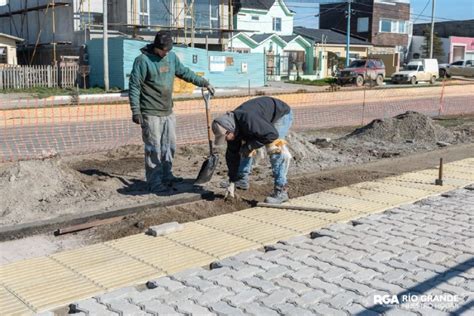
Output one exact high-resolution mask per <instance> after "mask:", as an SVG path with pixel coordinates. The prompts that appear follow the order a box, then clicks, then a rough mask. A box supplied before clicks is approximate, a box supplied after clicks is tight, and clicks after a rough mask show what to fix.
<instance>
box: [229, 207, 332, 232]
mask: <svg viewBox="0 0 474 316" xmlns="http://www.w3.org/2000/svg"><path fill="white" fill-rule="evenodd" d="M233 214H235V215H237V216H242V217H245V218H248V219H253V220H257V221H260V222H262V223H269V224H271V225H275V226H278V227H282V228H285V229H290V230H293V231H295V232H298V233H300V234H306V233H309V232H310V231H311V230H314V229H317V228H319V227H323V226H325V225H327V224H328V223H329V221H327V220H324V219H322V218H318V217H313V216H309V215H307V214H303V213H296V212H293V211H290V210H284V209H274V208H267V207H255V208H251V209H247V210H243V211H239V212H235V213H233ZM295 235H298V234H297V233H295V234H293V236H295Z"/></svg>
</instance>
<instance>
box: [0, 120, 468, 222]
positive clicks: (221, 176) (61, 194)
mask: <svg viewBox="0 0 474 316" xmlns="http://www.w3.org/2000/svg"><path fill="white" fill-rule="evenodd" d="M473 121H474V118H472V117H471V118H468V119H454V120H446V121H444V122H443V124H444V125H445V126H447V127H446V128H445V127H442V126H441V125H439V124H438V122H436V121H433V120H432V119H430V118H428V117H426V116H424V115H421V114H419V113H414V112H407V113H405V114H402V115H399V116H396V117H394V118H390V119H386V120H384V121H374V122H372V123H370V124H368V125H367V126H364V127H362V128H360V129H356V130H353V129H347V128H346V129H344V130H342V129H339V130H337V131H336V130H335V131H334V132H332V133H329V132H328V131H306V132H300V133H296V132H292V133H290V135H289V136H288V143H289V148H290V152H291V154H292V156H293V161H292V163H291V164H290V170H289V181H290V188H291V189H290V190H291V191H290V192H291V194H292V195H295V194H296V195H297V194H298V192H301V194H307V193H311V190H313V189H314V183H313V184H311V183H309V182H308V185H309V187H307V186H306V182H305V181H301V182H299V183H292V181H293V179H295V178H296V177H297V176H298V175H308V174H310V173H314V172H318V171H320V170H326V169H331V168H336V167H341V166H348V165H357V164H363V163H366V162H370V161H373V160H378V159H382V158H389V157H396V156H406V155H410V154H413V153H414V152H417V151H429V150H433V149H436V148H438V147H439V146H438V145H437V142H438V141H444V142H447V143H448V142H450V143H452V144H455V143H459V142H471V143H472V142H474V124H473ZM450 124H453V125H450ZM330 138H331V139H330ZM321 139H323V140H324V141H321ZM325 139H327V141H326V140H325ZM407 140H410V141H409V142H408V141H407ZM218 151H219V156H220V161H219V165H218V168H217V170H216V172H215V175H214V177H213V178H212V181H210V182H209V183H208V184H206V187H205V189H207V190H210V191H213V192H215V193H216V194H217V195H218V196H219V194H221V193H223V191H224V189H223V184H224V182H225V181H226V180H227V168H226V164H225V158H224V157H225V154H224V152H225V148H223V147H222V148H218ZM207 156H208V146H207V145H206V144H198V145H186V146H181V147H179V148H178V150H177V153H176V157H175V160H174V164H173V170H174V173H175V174H176V175H178V176H181V177H184V178H185V180H186V183H187V187H186V188H183V190H184V191H183V192H190V191H189V188H190V187H191V188H192V182H193V180H194V179H195V177H196V176H197V174H198V172H199V169H200V167H201V165H202V163H203V161H204V159H205V158H206V157H207ZM271 174H272V172H271V167H270V163H269V159H268V158H267V157H264V159H259V160H258V161H257V162H256V165H255V167H254V169H253V172H252V175H251V185H252V190H250V192H249V193H246V194H245V199H243V200H241V201H240V202H239V203H237V204H235V205H233V206H231V207H229V205H228V204H220V203H222V201H220V200H219V199H217V200H216V201H213V205H216V207H217V208H219V207H221V208H225V209H226V210H228V211H229V212H231V211H235V210H237V209H241V208H246V207H249V206H252V204H254V203H256V201H257V200H259V201H261V200H262V199H263V198H264V197H265V196H266V195H267V194H268V193H269V192H270V191H271V190H272V182H273V178H272V176H271ZM324 181H329V180H327V179H326V180H324ZM177 193H180V192H177ZM177 193H174V194H177ZM156 199H157V196H156V195H153V194H150V193H149V192H148V191H147V190H146V184H145V182H144V161H143V146H141V145H138V146H136V145H130V146H123V147H120V148H117V149H114V150H111V151H108V152H99V153H94V154H88V155H83V156H76V157H55V158H50V159H45V160H33V161H22V162H18V163H15V164H4V165H0V225H11V224H17V223H26V222H32V221H39V220H45V219H50V218H55V217H58V216H63V215H67V214H83V213H85V212H89V211H96V210H105V209H109V208H113V207H126V206H127V207H128V206H131V205H136V204H137V203H144V202H149V201H150V200H154V201H156ZM198 209H199V212H204V211H203V209H202V208H198ZM183 213H185V212H184V211H183ZM199 214H201V213H199ZM206 214H208V215H209V214H210V213H209V212H207V211H205V212H204V213H203V215H202V216H207V215H206ZM175 215H176V214H175ZM186 216H187V215H186ZM177 218H180V217H179V216H177ZM166 219H168V218H166ZM169 219H171V218H169ZM183 219H184V218H183Z"/></svg>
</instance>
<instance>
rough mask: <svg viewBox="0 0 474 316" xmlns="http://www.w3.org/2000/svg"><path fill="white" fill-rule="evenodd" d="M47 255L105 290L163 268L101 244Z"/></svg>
mask: <svg viewBox="0 0 474 316" xmlns="http://www.w3.org/2000/svg"><path fill="white" fill-rule="evenodd" d="M51 258H53V259H55V260H57V261H58V262H59V263H61V264H62V265H64V266H66V267H67V268H69V269H71V270H72V271H75V272H76V273H78V274H80V275H82V276H84V277H85V278H87V279H89V280H94V283H95V284H97V285H99V286H100V287H102V288H104V289H106V290H111V289H115V288H117V287H121V286H123V285H124V284H130V283H133V282H134V281H136V282H139V281H146V280H148V279H150V278H156V277H159V276H162V275H163V271H161V270H159V269H156V268H154V267H152V266H151V265H149V264H146V263H144V262H141V261H139V260H137V259H135V258H133V257H131V256H126V255H124V254H123V253H122V252H120V251H118V250H115V249H113V248H110V247H107V246H106V245H105V244H97V245H93V246H89V247H85V248H80V249H76V250H70V251H65V252H61V253H58V254H55V255H52V256H51Z"/></svg>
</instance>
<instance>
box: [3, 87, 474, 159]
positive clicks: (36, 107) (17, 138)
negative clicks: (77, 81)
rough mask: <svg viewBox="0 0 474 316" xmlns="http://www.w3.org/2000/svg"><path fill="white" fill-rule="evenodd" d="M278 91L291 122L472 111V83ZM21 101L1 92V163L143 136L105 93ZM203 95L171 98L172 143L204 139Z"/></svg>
mask: <svg viewBox="0 0 474 316" xmlns="http://www.w3.org/2000/svg"><path fill="white" fill-rule="evenodd" d="M277 97H278V98H279V99H281V100H283V101H285V102H286V103H288V104H289V105H290V106H291V107H292V109H293V112H294V121H293V127H292V129H293V130H306V129H322V128H329V127H340V126H360V125H365V124H367V123H369V122H370V121H372V120H374V119H384V118H388V117H392V116H395V115H398V114H401V113H404V112H406V111H417V112H419V113H423V114H425V115H428V116H431V117H436V116H440V115H463V114H468V113H470V114H474V84H469V85H457V86H426V87H419V88H393V89H376V88H375V89H363V90H346V91H339V92H321V93H298V94H291V93H289V94H281V95H278V96H277ZM250 98H251V97H250V96H241V97H234V98H219V97H216V98H215V99H213V100H212V102H211V112H212V115H213V116H214V117H215V116H217V115H220V114H222V113H225V112H226V111H231V110H233V109H234V108H236V107H237V106H239V105H240V104H241V103H243V102H245V101H247V100H249V99H250ZM22 101H23V100H16V101H15V104H16V106H13V105H12V104H9V107H8V108H7V107H4V108H2V100H0V163H1V162H6V161H18V160H27V159H36V158H46V157H50V156H54V155H56V154H61V155H73V154H82V153H92V152H96V151H103V150H109V149H114V148H117V147H120V146H123V145H129V144H142V139H141V135H142V133H141V130H140V127H139V126H138V125H136V124H134V123H133V122H132V119H131V117H132V113H131V111H130V105H129V104H127V103H123V102H114V100H113V99H112V98H110V99H109V98H103V97H101V98H98V97H91V99H90V100H83V101H84V103H79V104H75V105H73V106H71V105H63V104H60V105H58V104H55V100H54V99H52V98H50V99H45V100H38V99H35V100H30V101H28V102H29V103H24V102H22ZM203 103H204V101H203V100H202V99H193V100H175V102H174V109H173V111H174V113H175V115H176V119H177V128H176V136H177V144H178V145H186V144H192V143H204V142H205V141H206V139H207V129H206V114H205V109H204V104H203Z"/></svg>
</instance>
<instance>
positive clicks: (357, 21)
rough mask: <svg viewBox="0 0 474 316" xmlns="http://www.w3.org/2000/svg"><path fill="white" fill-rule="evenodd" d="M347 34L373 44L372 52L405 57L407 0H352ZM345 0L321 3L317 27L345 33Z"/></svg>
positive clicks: (408, 2)
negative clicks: (349, 29) (398, 54)
mask: <svg viewBox="0 0 474 316" xmlns="http://www.w3.org/2000/svg"><path fill="white" fill-rule="evenodd" d="M351 6H352V15H351V25H350V26H351V35H355V36H358V37H362V38H364V39H366V40H367V41H368V42H370V43H372V44H373V45H374V48H373V49H372V52H373V53H400V54H401V55H402V56H403V57H406V55H407V53H408V47H409V43H410V37H411V22H410V0H353V1H352V4H351ZM346 10H347V1H337V2H332V3H330V4H321V5H320V12H319V15H320V16H319V27H320V28H322V29H335V30H339V31H344V32H346V29H347V18H346Z"/></svg>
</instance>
